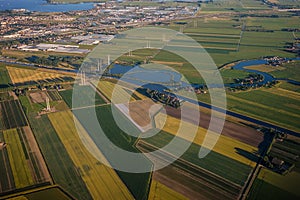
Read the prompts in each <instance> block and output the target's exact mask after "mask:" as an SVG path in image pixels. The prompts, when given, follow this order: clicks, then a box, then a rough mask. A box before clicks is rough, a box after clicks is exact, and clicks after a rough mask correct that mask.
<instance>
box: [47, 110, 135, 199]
mask: <svg viewBox="0 0 300 200" xmlns="http://www.w3.org/2000/svg"><path fill="white" fill-rule="evenodd" d="M49 119H50V121H51V123H52V124H53V127H54V129H55V131H56V132H57V134H58V136H59V138H60V139H61V141H62V143H63V144H64V146H65V147H66V149H67V152H68V153H69V155H70V157H71V159H72V161H73V162H74V164H75V165H76V167H77V168H78V169H79V171H80V174H81V176H82V179H83V181H84V182H85V184H86V186H87V188H88V190H89V191H90V193H91V195H92V197H93V199H112V200H114V199H133V196H132V195H131V194H130V192H129V191H128V189H127V187H126V186H125V185H124V183H123V182H122V181H121V179H120V178H119V177H118V175H117V174H116V172H115V171H114V170H113V169H111V168H109V167H107V166H106V165H103V164H102V163H100V162H99V161H98V160H97V159H95V158H94V157H93V156H92V155H91V154H90V152H89V151H88V150H87V149H86V148H85V146H84V145H83V143H82V140H84V141H85V143H88V144H89V150H92V151H93V152H97V153H98V155H100V156H101V157H102V158H103V155H102V154H101V152H100V151H99V150H98V149H97V147H96V145H95V144H94V143H93V141H92V140H91V139H90V137H89V136H88V134H87V133H86V132H85V130H84V128H83V127H81V128H80V130H79V131H80V133H81V134H80V136H79V134H78V133H77V130H76V128H75V124H74V121H73V116H72V113H71V112H70V111H63V112H57V113H51V114H49Z"/></svg>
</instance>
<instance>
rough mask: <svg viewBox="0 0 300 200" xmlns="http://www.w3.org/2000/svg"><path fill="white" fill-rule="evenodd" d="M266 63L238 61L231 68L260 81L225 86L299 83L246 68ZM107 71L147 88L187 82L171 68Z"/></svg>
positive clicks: (130, 67)
mask: <svg viewBox="0 0 300 200" xmlns="http://www.w3.org/2000/svg"><path fill="white" fill-rule="evenodd" d="M290 60H300V58H293V59H290ZM262 64H267V61H266V60H263V59H261V60H247V61H241V62H238V63H237V64H236V65H234V66H233V67H232V69H233V70H244V71H246V72H249V73H253V74H260V75H262V76H263V77H264V79H263V80H262V81H261V82H258V83H253V84H251V83H248V84H241V83H229V84H225V87H238V86H248V87H252V86H254V85H255V86H263V85H265V84H267V83H271V82H273V81H277V80H285V81H287V82H290V83H292V84H296V85H300V82H298V81H295V80H290V79H282V78H275V77H273V76H272V75H270V74H269V73H266V72H261V71H258V70H254V69H247V67H249V66H255V65H262ZM109 72H110V73H111V74H118V75H119V76H121V77H122V78H121V79H122V80H123V81H128V82H130V83H133V84H136V85H143V84H145V83H148V84H147V86H148V87H149V89H153V87H154V86H153V87H152V85H153V84H155V89H157V90H159V91H162V90H164V89H165V87H163V86H162V87H161V88H159V87H158V85H157V84H160V85H164V86H167V87H169V88H170V89H174V88H175V87H179V86H181V87H185V86H188V85H189V84H188V83H186V82H184V81H182V80H181V79H182V75H181V74H179V73H178V72H176V71H171V70H152V69H145V68H143V67H140V66H124V65H116V64H115V65H114V66H113V67H112V68H111V69H110V70H109ZM191 85H192V86H193V87H201V86H204V85H203V84H191ZM209 87H211V88H213V87H223V85H209Z"/></svg>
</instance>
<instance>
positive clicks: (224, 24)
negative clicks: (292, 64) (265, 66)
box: [160, 0, 299, 67]
mask: <svg viewBox="0 0 300 200" xmlns="http://www.w3.org/2000/svg"><path fill="white" fill-rule="evenodd" d="M224 2H225V1H224ZM224 2H222V3H219V2H216V4H223V3H224ZM226 2H227V1H226ZM252 2H254V1H251V2H250V1H246V0H245V1H236V3H238V4H240V6H241V5H244V6H245V5H247V4H249V5H247V6H246V7H248V6H251V5H250V4H252ZM225 4H226V3H225ZM202 5H204V6H208V7H209V6H210V5H212V4H202ZM216 6H218V7H219V9H221V10H224V9H225V10H227V11H230V10H228V9H230V8H226V7H222V6H220V5H216ZM254 6H255V5H254ZM208 7H202V10H201V11H200V12H203V11H204V10H205V9H207V8H208ZM212 9H214V8H212ZM204 12H205V11H204ZM209 12H210V11H209ZM213 12H214V11H213ZM186 22H187V24H186V25H185V27H184V29H183V32H184V33H185V34H187V35H189V36H190V37H192V38H193V39H195V40H196V41H198V42H199V43H200V44H202V46H203V47H204V48H205V49H206V50H207V52H208V53H209V55H210V56H211V57H212V58H213V60H214V61H215V63H216V65H217V66H218V67H220V66H222V65H224V64H226V63H229V62H232V61H235V60H241V59H257V58H259V57H261V56H272V55H277V56H281V57H289V58H292V57H295V54H293V53H289V52H286V51H283V50H284V48H285V46H286V44H287V43H292V42H294V36H293V34H292V32H285V31H282V30H281V29H282V28H283V27H289V28H298V26H299V25H298V24H299V18H297V17H278V18H270V17H247V18H243V19H240V18H235V17H223V18H222V17H210V18H201V19H193V20H187V21H186ZM179 26H181V25H178V24H176V23H173V24H171V25H170V26H169V28H174V29H176V30H179ZM243 27H244V29H243ZM243 30H244V31H243ZM256 30H258V32H257V31H256ZM266 31H269V32H266ZM169 58H170V57H165V58H164V59H163V58H162V59H160V60H161V61H165V60H167V59H169Z"/></svg>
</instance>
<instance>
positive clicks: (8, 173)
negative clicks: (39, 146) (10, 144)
mask: <svg viewBox="0 0 300 200" xmlns="http://www.w3.org/2000/svg"><path fill="white" fill-rule="evenodd" d="M0 141H4V137H3V133H2V131H0ZM0 177H1V179H0V184H1V190H0V193H1V192H7V191H10V190H13V189H15V183H14V178H13V174H12V170H11V167H10V163H9V158H8V152H7V149H6V148H5V149H2V150H0Z"/></svg>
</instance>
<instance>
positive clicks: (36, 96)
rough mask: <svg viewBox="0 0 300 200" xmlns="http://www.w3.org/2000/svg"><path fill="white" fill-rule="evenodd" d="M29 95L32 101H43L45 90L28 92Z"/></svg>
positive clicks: (44, 100)
mask: <svg viewBox="0 0 300 200" xmlns="http://www.w3.org/2000/svg"><path fill="white" fill-rule="evenodd" d="M29 97H30V100H31V102H32V103H44V102H46V99H47V97H48V96H47V93H46V92H43V91H42V92H30V93H29Z"/></svg>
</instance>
